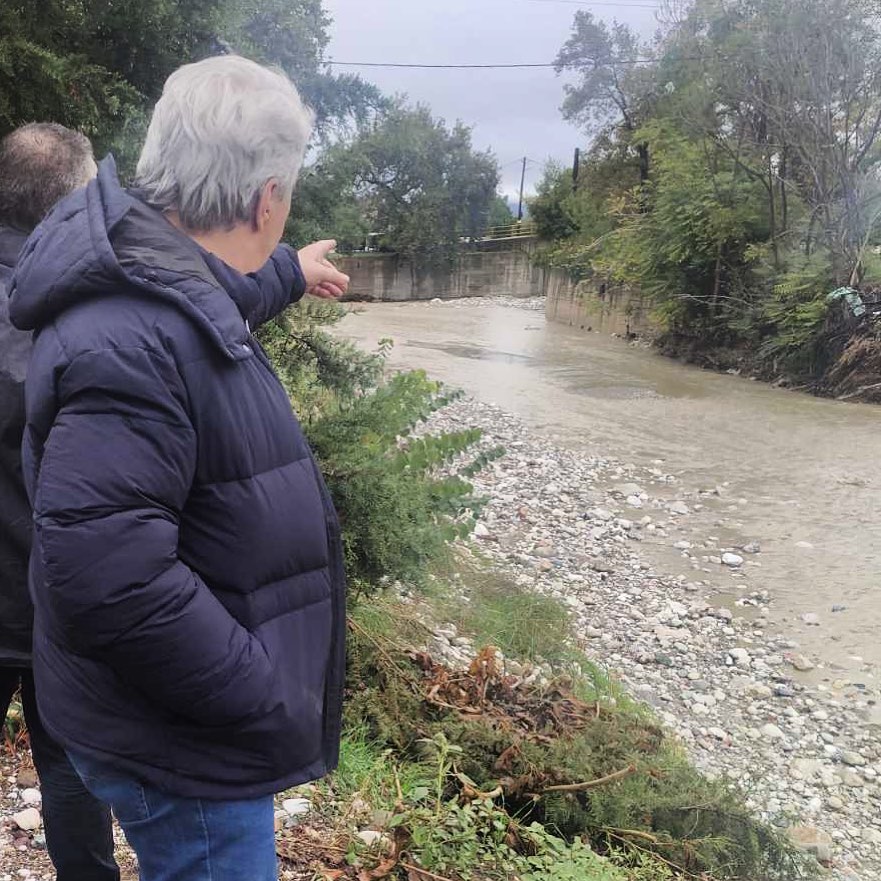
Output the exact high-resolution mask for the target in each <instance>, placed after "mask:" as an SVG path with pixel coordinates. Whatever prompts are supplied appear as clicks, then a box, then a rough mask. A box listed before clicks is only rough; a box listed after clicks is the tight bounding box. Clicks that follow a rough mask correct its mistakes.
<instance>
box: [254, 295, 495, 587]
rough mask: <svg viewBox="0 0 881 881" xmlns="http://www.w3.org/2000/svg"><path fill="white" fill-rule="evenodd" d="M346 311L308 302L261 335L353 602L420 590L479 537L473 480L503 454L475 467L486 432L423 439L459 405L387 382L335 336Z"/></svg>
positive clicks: (378, 368) (406, 383) (416, 377)
mask: <svg viewBox="0 0 881 881" xmlns="http://www.w3.org/2000/svg"><path fill="white" fill-rule="evenodd" d="M342 315H343V312H342V310H341V309H339V308H338V307H336V306H334V305H327V304H324V303H317V304H316V303H310V302H306V303H303V304H301V305H299V306H297V307H294V308H293V309H291V310H289V311H288V312H287V313H286V314H285V315H284V316H283V317H282V318H280V319H279V320H278V321H276V322H274V323H273V324H271V325H269V326H268V327H267V328H265V329H264V330H263V331H262V332H261V335H262V340H263V344H264V346H265V347H266V349H267V351H268V353H269V354H270V356H271V357H272V359H273V361H274V363H275V365H276V368H277V370H278V372H279V375H280V376H281V378H282V381H283V382H284V384H285V386H286V387H287V389H288V390H289V392H290V393H291V397H292V399H293V401H294V405H295V408H296V410H297V412H298V413H299V415H300V417H301V419H302V421H303V424H304V428H305V430H306V434H307V436H308V438H309V441H310V443H311V444H312V446H313V448H314V450H315V453H316V455H317V457H318V459H319V462H320V464H321V467H322V471H323V472H324V475H325V478H326V480H327V482H328V486H329V488H330V491H331V494H332V495H333V497H334V502H335V503H336V506H337V510H338V511H339V514H340V520H341V523H342V528H343V540H344V544H345V550H346V563H347V572H348V574H349V578H350V580H351V582H352V584H353V586H354V592H353V595H357V594H358V593H361V592H364V591H370V590H373V589H375V588H376V587H378V586H379V585H380V584H382V583H388V582H390V581H394V580H396V579H405V580H408V581H410V582H415V581H419V580H420V579H421V578H422V577H423V576H424V574H425V572H426V570H427V567H428V565H429V564H430V563H432V562H435V561H437V560H438V559H439V558H440V557H442V555H443V554H444V552H445V550H446V547H447V545H448V544H449V542H451V541H452V540H453V539H455V538H457V537H460V536H461V537H464V536H466V535H468V534H469V533H470V532H471V528H472V525H473V515H474V513H475V512H476V511H477V510H478V509H479V507H480V500H479V499H478V498H476V497H475V496H474V494H473V490H472V487H471V485H470V484H469V483H468V480H467V478H468V475H469V474H470V473H473V471H474V469H476V468H480V467H482V466H483V465H484V464H485V463H486V462H488V461H489V459H490V458H492V456H494V455H497V454H498V451H496V452H493V451H488V452H487V451H485V452H482V453H481V454H480V455H479V456H477V457H473V458H467V457H465V456H464V455H463V454H465V453H466V451H467V450H469V449H470V448H471V447H472V446H473V445H474V444H475V443H476V442H477V441H478V440H479V439H480V432H479V431H477V430H465V431H461V432H456V433H447V434H440V435H434V434H427V433H425V432H424V431H423V432H418V431H417V429H418V428H419V426H420V425H421V424H422V423H424V422H425V420H426V419H428V417H429V416H430V415H431V414H432V413H433V412H435V411H436V410H438V409H439V408H440V407H443V406H445V405H446V404H447V403H449V402H450V401H451V400H452V398H453V397H455V395H452V394H450V393H447V392H445V391H444V390H443V389H442V388H441V386H440V385H439V384H438V383H435V382H432V381H430V380H429V379H428V378H427V377H426V376H425V375H424V374H423V373H421V372H413V373H403V374H398V375H395V376H393V377H391V378H390V379H387V380H386V379H384V378H383V374H382V367H383V357H382V350H381V351H380V353H379V354H377V355H366V354H364V353H363V352H360V351H359V350H357V349H356V348H354V347H353V346H351V345H349V344H347V343H345V342H342V341H340V340H337V339H335V338H334V337H332V336H331V335H329V334H328V333H327V331H326V327H327V326H328V325H330V324H333V323H335V322H336V321H338V320H339V319H340V318H341V317H342Z"/></svg>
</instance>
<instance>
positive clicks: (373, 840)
mask: <svg viewBox="0 0 881 881" xmlns="http://www.w3.org/2000/svg"><path fill="white" fill-rule="evenodd" d="M355 837H356V838H358V839H360V840H361V841H362V842H364V844H366V845H367V847H376V846H377V845H380V844H381V845H382V846H383V847H388V845H389V844H390V843H391V842H390V841H389V838H388V836H387V835H384V834H383V833H382V832H377V831H376V830H375V829H362V830H361V831H360V832H356V833H355Z"/></svg>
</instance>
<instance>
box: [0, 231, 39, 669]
mask: <svg viewBox="0 0 881 881" xmlns="http://www.w3.org/2000/svg"><path fill="white" fill-rule="evenodd" d="M25 238H26V236H25V234H24V233H21V232H18V230H13V229H8V228H7V227H3V226H0V665H2V666H10V665H12V666H26V665H29V664H30V662H31V628H32V624H33V617H34V612H33V607H32V606H31V600H30V597H29V596H28V579H27V572H28V554H29V552H30V543H31V513H30V505H29V504H28V500H27V495H26V494H25V488H24V481H23V480H22V474H21V438H22V432H23V431H24V378H25V373H26V371H27V365H28V358H29V357H30V352H31V335H30V334H29V333H23V332H22V331H20V330H16V329H15V328H14V327H13V326H12V325H11V324H10V322H9V297H8V293H9V291H8V288H9V281H10V279H11V277H12V270H13V268H14V266H15V262H16V260H17V259H18V254H19V251H20V250H21V246H22V245H23V244H24V241H25Z"/></svg>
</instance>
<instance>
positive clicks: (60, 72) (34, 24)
mask: <svg viewBox="0 0 881 881" xmlns="http://www.w3.org/2000/svg"><path fill="white" fill-rule="evenodd" d="M328 25H329V19H328V17H327V16H326V14H325V13H324V11H323V9H322V6H321V2H320V0H187V2H183V0H70V2H69V0H45V2H40V3H31V2H26V0H11V2H4V3H3V4H0V135H2V134H4V133H5V132H7V131H9V130H11V129H12V128H15V127H16V126H18V125H21V124H22V123H23V122H28V121H33V120H53V121H56V122H60V123H62V124H64V125H67V126H69V127H71V128H75V129H79V130H81V131H83V132H84V133H85V134H87V135H89V136H90V137H91V138H92V139H93V141H94V142H95V146H96V150H97V151H98V153H99V154H100V153H102V152H104V151H105V150H107V149H113V150H114V152H115V153H116V154H117V158H118V159H121V163H120V164H121V165H122V166H123V168H124V169H130V168H131V166H132V165H133V162H134V158H135V157H136V156H137V152H138V148H139V146H140V142H141V141H142V138H143V133H144V129H145V127H146V121H147V118H148V113H149V108H150V107H151V105H152V104H153V102H154V101H155V100H156V99H157V98H158V97H159V94H160V93H161V90H162V85H163V83H164V82H165V80H166V78H167V77H168V75H169V74H170V73H171V72H172V71H173V70H175V69H176V68H177V67H179V66H180V65H181V64H185V63H187V62H190V61H196V60H199V59H200V58H205V57H207V56H209V55H212V54H218V53H221V52H229V51H236V52H241V53H242V54H245V55H248V56H250V57H254V58H257V59H259V60H262V61H267V62H271V63H273V64H277V65H279V66H280V67H282V68H283V69H284V70H285V71H286V72H287V73H288V75H289V76H291V78H292V79H293V80H294V82H296V83H297V84H298V86H299V87H300V89H301V90H302V92H303V94H304V97H305V98H306V100H307V101H308V102H309V103H310V104H311V105H312V106H313V108H314V109H315V111H316V117H317V128H318V132H319V137H320V138H325V139H326V138H328V137H329V136H330V134H329V133H330V131H331V129H332V128H333V129H336V130H337V132H338V133H339V132H342V131H345V130H347V129H354V128H357V127H359V126H361V125H365V124H367V123H368V122H370V121H372V120H373V119H375V118H376V116H377V115H378V114H381V113H382V112H384V110H385V107H386V106H387V101H386V99H385V98H384V97H383V96H382V95H381V93H380V92H379V90H378V89H377V88H376V87H375V86H373V85H371V84H369V83H365V82H364V81H363V80H361V79H360V78H359V77H356V76H351V75H345V76H334V75H332V74H330V73H328V72H327V70H326V68H325V67H324V64H323V57H324V51H325V49H326V47H327V43H328V39H329V38H328V33H327V28H328Z"/></svg>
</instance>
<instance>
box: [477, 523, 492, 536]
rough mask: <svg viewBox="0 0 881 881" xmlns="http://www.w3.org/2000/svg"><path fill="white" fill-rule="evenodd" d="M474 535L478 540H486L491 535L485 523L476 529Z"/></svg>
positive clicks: (479, 524)
mask: <svg viewBox="0 0 881 881" xmlns="http://www.w3.org/2000/svg"><path fill="white" fill-rule="evenodd" d="M474 534H475V535H476V536H477V538H486V537H487V536H488V535H489V530H488V529H487V528H486V526H485V525H484V524H483V523H478V524H477V525H476V526H475V527H474Z"/></svg>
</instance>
